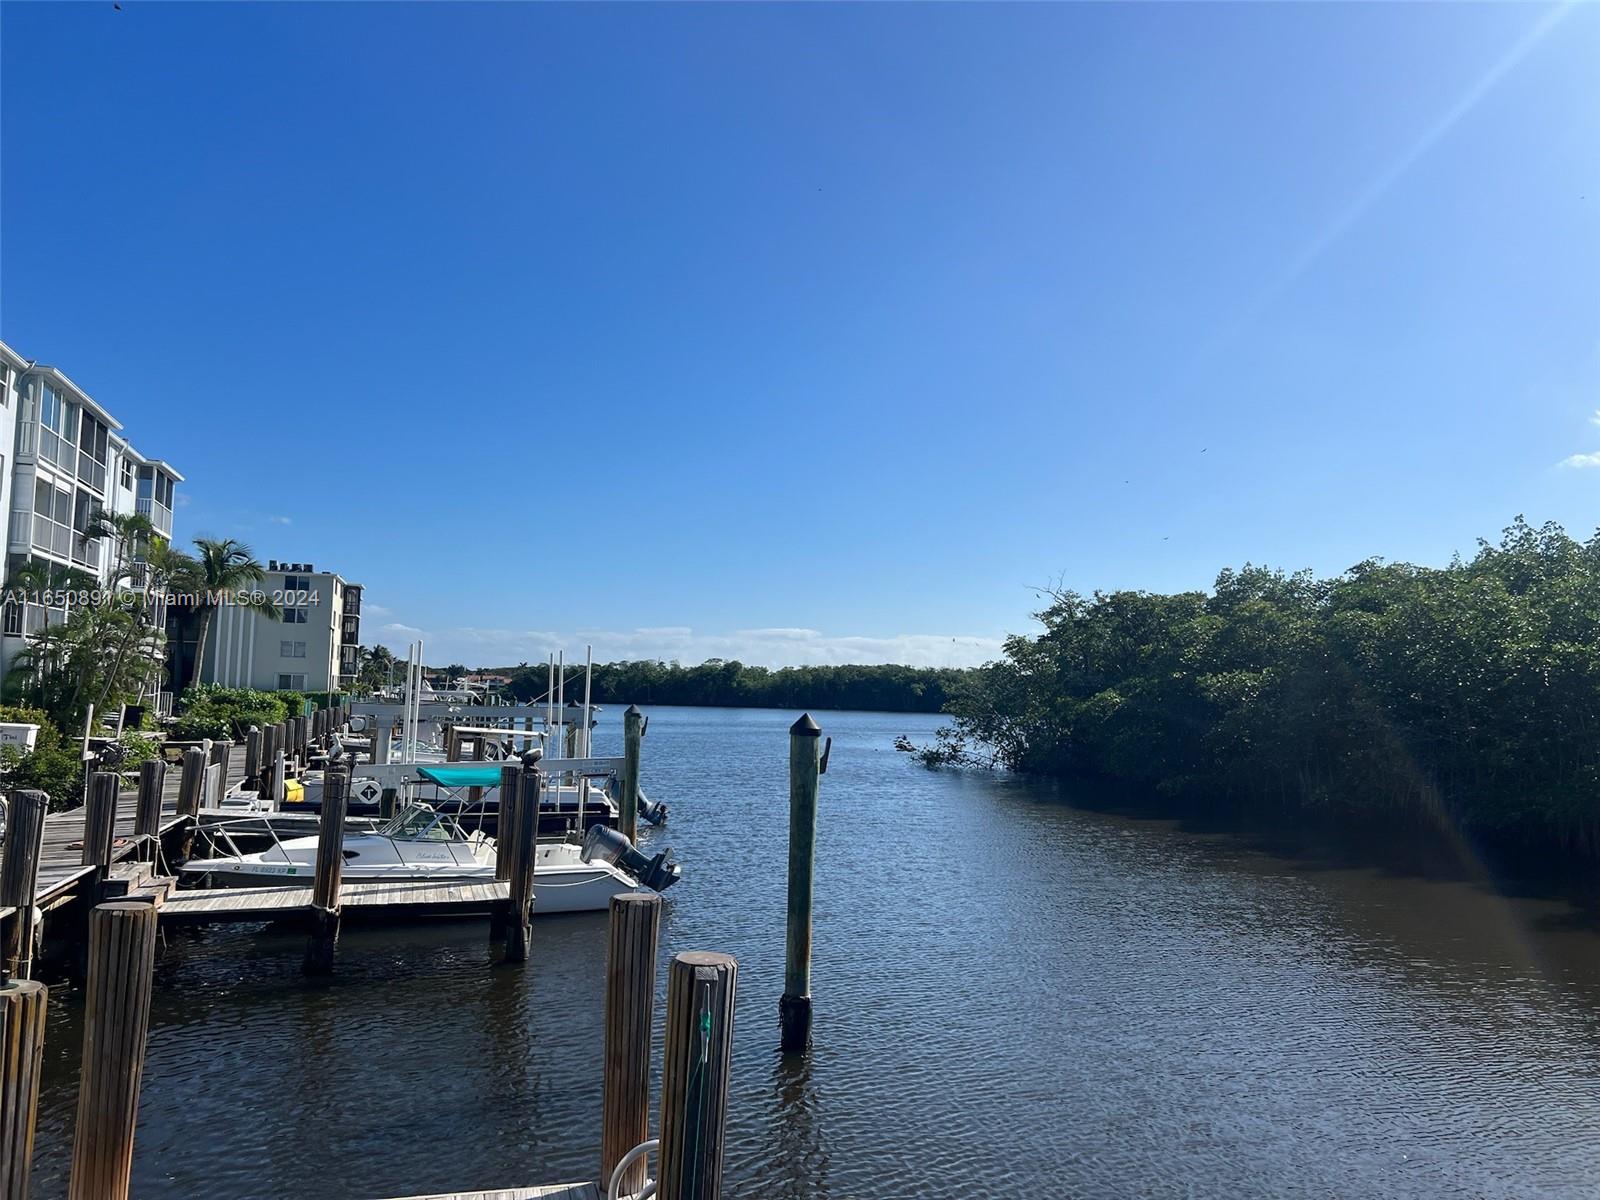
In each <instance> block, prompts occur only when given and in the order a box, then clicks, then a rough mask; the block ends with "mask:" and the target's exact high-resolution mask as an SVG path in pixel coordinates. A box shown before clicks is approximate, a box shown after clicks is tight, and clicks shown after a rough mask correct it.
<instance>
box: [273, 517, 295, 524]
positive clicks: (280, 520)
mask: <svg viewBox="0 0 1600 1200" xmlns="http://www.w3.org/2000/svg"><path fill="white" fill-rule="evenodd" d="M267 520H268V521H269V522H271V523H272V524H273V525H293V524H294V522H293V521H292V520H290V519H289V518H288V517H268V518H267Z"/></svg>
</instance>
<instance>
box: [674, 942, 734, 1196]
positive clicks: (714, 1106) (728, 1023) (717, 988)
mask: <svg viewBox="0 0 1600 1200" xmlns="http://www.w3.org/2000/svg"><path fill="white" fill-rule="evenodd" d="M738 973H739V967H738V964H737V963H735V962H734V960H733V958H732V956H731V955H727V954H714V953H711V952H709V951H703V950H690V951H685V952H684V953H682V954H679V955H677V956H676V957H674V958H673V960H672V965H671V966H670V967H669V968H668V969H667V1037H666V1052H665V1054H664V1056H663V1062H662V1072H661V1154H660V1162H661V1180H660V1184H659V1186H658V1190H657V1193H656V1194H657V1196H659V1197H660V1198H661V1200H718V1198H719V1197H720V1196H721V1194H722V1149H723V1142H724V1140H725V1125H726V1120H727V1115H728V1082H729V1079H730V1077H731V1076H732V1062H733V1000H734V987H735V984H736V983H737V981H738Z"/></svg>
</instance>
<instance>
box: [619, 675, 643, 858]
mask: <svg viewBox="0 0 1600 1200" xmlns="http://www.w3.org/2000/svg"><path fill="white" fill-rule="evenodd" d="M643 741H644V714H643V713H641V712H640V711H639V706H638V705H637V704H630V705H628V710H627V711H626V712H625V713H623V714H622V811H621V812H619V813H618V814H617V828H618V829H619V830H620V831H621V832H622V835H623V836H624V837H626V838H627V839H628V840H629V841H630V842H636V841H638V840H639V749H640V745H641V743H642V742H643Z"/></svg>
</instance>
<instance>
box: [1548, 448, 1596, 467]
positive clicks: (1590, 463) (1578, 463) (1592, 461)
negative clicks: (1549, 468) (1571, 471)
mask: <svg viewBox="0 0 1600 1200" xmlns="http://www.w3.org/2000/svg"><path fill="white" fill-rule="evenodd" d="M1556 466H1558V467H1573V468H1575V469H1577V470H1582V469H1583V468H1584V467H1600V450H1596V451H1595V452H1594V453H1593V454H1569V455H1567V457H1566V458H1563V459H1562V460H1561V461H1560V462H1558V463H1557V464H1556Z"/></svg>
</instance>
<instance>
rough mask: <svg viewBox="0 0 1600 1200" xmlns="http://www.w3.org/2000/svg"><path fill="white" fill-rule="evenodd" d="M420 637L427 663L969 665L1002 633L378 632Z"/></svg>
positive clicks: (987, 655)
mask: <svg viewBox="0 0 1600 1200" xmlns="http://www.w3.org/2000/svg"><path fill="white" fill-rule="evenodd" d="M419 636H420V637H421V638H422V639H423V640H424V641H425V642H426V654H427V659H428V661H429V662H431V663H437V662H461V663H466V664H467V665H468V666H505V665H509V664H514V663H519V662H543V661H544V659H545V657H546V655H549V654H552V653H557V652H560V651H565V652H566V655H567V660H568V661H569V662H571V661H573V660H574V659H575V658H580V657H581V656H582V653H583V647H584V646H585V645H592V646H593V647H594V656H595V659H596V661H598V662H612V661H617V660H620V659H639V658H659V659H665V660H667V661H671V660H673V659H676V660H677V661H679V662H682V663H685V664H691V665H692V664H698V663H701V662H704V661H705V660H706V659H708V658H723V659H738V660H739V661H740V662H742V663H748V664H750V665H751V666H763V667H785V666H802V665H825V664H839V663H904V664H906V665H908V666H914V667H972V666H978V665H979V664H981V663H985V662H989V661H990V660H992V659H995V658H998V657H999V656H1000V646H1001V639H1000V638H997V637H975V636H971V635H961V634H957V635H954V636H952V635H950V634H947V633H945V634H934V633H902V634H895V635H892V636H886V637H866V636H860V635H846V634H827V633H823V632H821V631H819V630H816V629H787V628H784V629H740V630H735V631H734V632H732V633H696V632H695V631H694V630H693V629H691V628H689V627H688V626H664V627H656V628H647V629H632V630H581V631H577V632H572V633H563V632H558V631H554V630H532V629H529V630H519V629H481V628H476V627H473V626H456V627H453V628H445V629H437V630H422V629H417V628H416V627H414V626H411V625H402V624H399V623H392V624H388V625H384V626H381V627H380V628H379V630H378V640H379V641H381V642H383V643H384V644H386V645H388V646H389V647H390V649H399V650H402V651H403V650H404V649H405V646H406V643H408V642H411V641H415V640H416V639H417V638H418V637H419Z"/></svg>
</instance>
